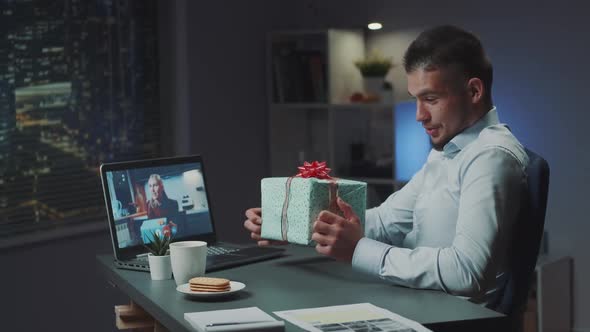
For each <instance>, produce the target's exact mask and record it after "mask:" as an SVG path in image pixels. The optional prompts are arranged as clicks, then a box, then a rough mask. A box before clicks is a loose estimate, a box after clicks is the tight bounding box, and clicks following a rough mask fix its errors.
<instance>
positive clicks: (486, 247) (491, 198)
mask: <svg viewBox="0 0 590 332" xmlns="http://www.w3.org/2000/svg"><path fill="white" fill-rule="evenodd" d="M459 172H461V174H460V175H459V176H460V179H461V188H460V189H461V196H460V198H459V211H458V220H457V226H456V230H455V236H454V239H453V242H452V245H451V246H449V247H445V248H430V247H417V248H415V249H407V248H400V247H399V246H398V245H389V244H385V243H382V242H379V241H375V240H373V239H369V238H363V239H361V241H359V243H358V245H357V247H356V249H355V252H354V256H353V261H352V265H353V267H354V268H355V269H358V270H361V271H364V272H367V273H370V274H373V275H377V276H379V277H380V278H382V279H385V280H388V281H391V282H393V283H394V284H398V285H402V286H406V287H412V288H424V289H437V290H443V291H446V292H448V293H452V294H455V295H464V296H470V297H475V296H478V295H481V294H482V292H485V290H486V288H487V287H488V286H489V285H490V284H488V283H493V282H494V281H495V280H494V279H495V272H496V271H495V270H496V267H497V265H498V264H501V263H502V262H499V261H498V260H497V259H501V258H502V257H504V255H505V250H506V246H507V243H506V239H509V238H510V234H511V228H512V227H511V225H512V223H513V222H514V221H515V220H516V218H517V215H518V211H519V208H520V202H521V195H522V193H523V189H524V184H525V183H526V178H525V174H524V167H523V166H522V164H521V163H520V162H519V161H518V159H517V158H516V157H515V156H513V155H512V154H511V152H509V151H508V150H506V149H504V148H500V147H488V148H485V149H483V150H482V151H479V152H478V153H477V154H476V155H475V156H474V157H473V158H472V159H471V160H470V161H469V162H467V163H464V164H463V165H462V166H461V168H460V170H459ZM385 221H387V220H385ZM385 224H387V223H386V222H385ZM377 240H379V239H377ZM492 257H495V259H494V260H492ZM496 258H497V259H496Z"/></svg>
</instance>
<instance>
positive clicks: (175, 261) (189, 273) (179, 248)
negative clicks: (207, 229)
mask: <svg viewBox="0 0 590 332" xmlns="http://www.w3.org/2000/svg"><path fill="white" fill-rule="evenodd" d="M170 260H171V262H172V274H173V275H174V281H176V285H177V286H179V285H182V284H186V283H188V281H189V279H191V278H194V277H200V276H202V275H204V274H205V267H206V265H207V242H203V241H180V242H172V243H170Z"/></svg>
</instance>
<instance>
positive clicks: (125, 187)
mask: <svg viewBox="0 0 590 332" xmlns="http://www.w3.org/2000/svg"><path fill="white" fill-rule="evenodd" d="M106 176H107V185H108V188H109V194H110V199H111V209H112V213H113V217H114V222H115V226H116V230H117V240H118V244H119V248H126V247H132V246H137V245H143V244H147V243H150V242H151V241H153V236H154V234H157V235H158V236H162V235H164V236H172V239H174V238H182V237H186V236H188V235H195V234H204V233H211V232H212V231H213V228H212V225H211V216H210V214H209V204H208V202H207V196H206V191H205V183H204V180H203V173H202V170H201V165H200V164H199V163H192V164H186V165H174V166H161V167H146V168H137V169H130V170H123V171H111V172H107V173H106Z"/></svg>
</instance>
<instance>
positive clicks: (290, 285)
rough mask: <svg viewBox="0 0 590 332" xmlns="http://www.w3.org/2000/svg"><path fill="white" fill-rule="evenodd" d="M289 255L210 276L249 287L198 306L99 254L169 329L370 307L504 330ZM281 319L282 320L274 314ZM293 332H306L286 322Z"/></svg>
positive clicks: (444, 297)
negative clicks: (227, 316) (199, 317)
mask: <svg viewBox="0 0 590 332" xmlns="http://www.w3.org/2000/svg"><path fill="white" fill-rule="evenodd" d="M287 249H288V250H287V252H286V256H285V257H281V258H277V259H272V260H268V261H264V262H258V263H254V264H250V265H244V266H240V267H236V268H232V269H227V270H223V271H218V272H213V273H210V274H207V275H208V276H213V277H224V278H228V279H230V280H236V281H240V282H243V283H245V284H246V288H245V289H244V290H243V291H240V292H237V293H235V294H232V296H230V297H227V298H223V299H217V300H207V301H202V300H199V301H196V300H192V299H189V298H187V297H185V295H184V294H182V293H179V292H177V291H176V284H175V283H174V280H164V281H152V280H151V279H150V275H149V273H146V272H136V271H129V270H122V269H117V268H115V267H114V265H113V257H112V255H100V256H98V261H99V265H100V267H101V268H102V270H103V271H104V272H105V273H106V276H107V278H108V279H109V280H110V281H111V282H112V283H113V284H114V285H116V286H117V287H118V288H120V289H121V290H122V291H123V292H124V293H126V294H127V295H128V296H129V297H130V298H131V300H133V301H134V302H135V303H137V304H139V305H140V306H141V307H143V308H144V309H145V310H146V311H148V312H149V313H150V314H151V315H152V316H153V317H154V318H155V319H156V320H158V321H159V322H160V323H162V324H163V325H164V326H166V327H167V328H168V329H169V330H170V331H194V330H193V329H192V328H191V327H190V325H189V324H188V323H187V322H186V321H185V320H184V313H185V312H194V311H208V310H217V309H233V308H242V307H250V306H257V307H259V308H260V309H262V310H263V311H265V312H267V313H270V314H272V312H273V311H280V310H292V309H302V308H313V307H323V306H332V305H341V304H353V303H363V302H369V303H372V304H374V305H376V306H379V307H382V308H385V309H388V310H390V311H392V312H395V313H397V314H400V315H402V316H405V317H407V318H409V319H413V320H415V321H417V322H419V323H422V324H424V325H425V326H427V327H429V328H431V329H433V330H436V331H457V330H465V331H469V330H477V331H484V330H488V331H501V330H503V328H502V327H503V326H504V324H505V323H506V322H505V316H503V315H502V314H499V313H497V312H495V311H492V310H488V309H486V308H484V307H481V306H479V305H476V304H473V303H470V302H468V301H466V300H462V299H459V298H456V297H454V296H452V295H448V294H445V293H443V292H438V291H429V290H415V289H408V288H403V287H396V286H391V285H388V284H385V283H384V282H382V281H380V280H378V279H375V278H372V277H370V276H366V275H364V274H360V273H358V272H356V271H353V270H352V269H351V267H350V265H348V264H344V263H340V262H336V261H333V260H332V259H329V258H326V257H322V256H320V255H318V254H317V253H316V252H315V251H314V249H313V248H307V247H299V246H288V247H287ZM275 317H276V316H275ZM286 327H287V328H286V330H287V331H301V330H300V329H299V328H298V327H296V326H295V325H292V324H290V323H288V322H287V324H286Z"/></svg>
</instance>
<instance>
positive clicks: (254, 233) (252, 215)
mask: <svg viewBox="0 0 590 332" xmlns="http://www.w3.org/2000/svg"><path fill="white" fill-rule="evenodd" d="M246 218H248V219H246V221H244V227H245V228H246V229H247V230H248V231H250V237H251V238H252V239H254V240H255V241H258V245H259V246H268V245H277V244H287V242H282V241H271V240H266V239H263V238H262V237H261V236H260V231H261V230H262V209H261V208H251V209H248V210H246Z"/></svg>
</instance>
